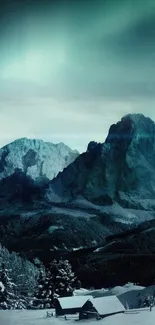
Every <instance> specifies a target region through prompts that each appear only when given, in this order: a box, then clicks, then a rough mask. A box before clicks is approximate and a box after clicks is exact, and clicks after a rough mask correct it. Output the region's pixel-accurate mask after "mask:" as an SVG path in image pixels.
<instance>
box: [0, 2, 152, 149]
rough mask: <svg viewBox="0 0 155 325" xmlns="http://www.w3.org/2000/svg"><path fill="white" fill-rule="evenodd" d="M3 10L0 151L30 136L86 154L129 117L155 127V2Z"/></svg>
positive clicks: (24, 5) (10, 5)
mask: <svg viewBox="0 0 155 325" xmlns="http://www.w3.org/2000/svg"><path fill="white" fill-rule="evenodd" d="M0 6H1V7H0V24H1V28H0V121H1V127H0V146H2V145H4V144H6V143H8V142H9V141H12V140H14V139H16V138H19V137H23V136H27V137H33V138H34V137H35V138H42V139H44V140H48V141H52V142H60V141H63V142H65V143H66V144H68V145H69V146H71V147H72V148H77V149H78V150H80V151H83V150H85V149H86V146H87V143H88V142H89V141H91V140H95V141H101V142H103V141H104V139H105V137H106V135H107V132H108V129H109V126H110V125H111V124H112V123H114V122H117V121H118V120H119V119H120V118H121V117H122V116H123V115H124V114H127V113H132V112H133V113H135V112H140V113H143V114H145V115H147V116H150V117H151V118H153V119H154V120H155V87H154V86H155V64H154V62H155V1H154V0H147V1H144V0H141V1H140V0H122V1H121V0H113V1H112V0H102V1H101V0H94V1H86V0H83V1H76V0H75V1H74V0H72V1H71V0H68V1H67V0H63V1H60V0H57V1H56V0H55V1H46V0H44V1H41V0H40V1H39V0H38V1H37V0H31V1H30V0H27V1H26V0H23V1H19V0H18V1H15V0H5V1H2V2H1V5H0Z"/></svg>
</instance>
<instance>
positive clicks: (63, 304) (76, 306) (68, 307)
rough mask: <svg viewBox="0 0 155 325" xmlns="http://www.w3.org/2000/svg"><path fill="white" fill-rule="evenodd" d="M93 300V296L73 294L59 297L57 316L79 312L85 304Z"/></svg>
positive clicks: (56, 306) (56, 304) (57, 300)
mask: <svg viewBox="0 0 155 325" xmlns="http://www.w3.org/2000/svg"><path fill="white" fill-rule="evenodd" d="M88 300H93V297H92V296H71V297H64V298H57V299H56V300H55V304H54V305H55V313H56V316H61V315H67V314H76V313H79V312H80V311H81V309H82V307H83V305H84V304H85V303H86V302H87V301H88Z"/></svg>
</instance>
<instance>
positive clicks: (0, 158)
mask: <svg viewBox="0 0 155 325" xmlns="http://www.w3.org/2000/svg"><path fill="white" fill-rule="evenodd" d="M78 155H79V153H78V151H76V150H71V149H70V148H69V147H68V146H66V145H65V144H63V143H59V144H52V143H50V142H44V141H42V140H36V139H34V140H31V139H27V138H22V139H18V140H16V141H14V142H12V143H10V144H8V145H6V146H5V147H3V148H1V149H0V180H2V179H4V178H6V177H8V176H10V175H12V174H14V172H15V169H16V168H19V169H21V171H22V172H24V173H25V174H26V175H27V176H30V177H31V178H32V179H33V180H40V181H42V180H43V181H44V180H46V181H47V180H51V179H53V178H54V177H56V176H57V174H58V173H59V172H60V171H62V170H63V169H64V168H65V167H67V166H68V165H69V164H70V163H72V162H73V161H74V159H76V157H77V156H78Z"/></svg>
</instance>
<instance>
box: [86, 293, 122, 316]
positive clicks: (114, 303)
mask: <svg viewBox="0 0 155 325" xmlns="http://www.w3.org/2000/svg"><path fill="white" fill-rule="evenodd" d="M92 303H93V306H94V307H95V309H96V310H97V312H98V313H99V314H100V315H105V314H111V313H117V312H121V311H124V310H125V308H124V306H123V305H122V304H121V302H120V301H119V300H118V298H117V297H116V296H106V297H100V298H94V299H93V301H92Z"/></svg>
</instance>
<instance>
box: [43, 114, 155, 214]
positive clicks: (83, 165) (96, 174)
mask: <svg viewBox="0 0 155 325" xmlns="http://www.w3.org/2000/svg"><path fill="white" fill-rule="evenodd" d="M77 196H80V197H81V196H82V197H84V198H85V199H87V200H88V201H91V202H93V203H96V204H100V205H107V204H112V203H113V202H119V203H121V204H122V205H125V206H126V207H128V206H129V207H131V206H132V207H134V208H135V207H136V205H137V207H136V208H138V207H140V206H141V205H143V204H144V202H143V200H145V203H146V199H148V202H147V206H148V205H150V206H151V207H152V206H153V207H154V205H155V204H154V203H153V201H150V200H154V197H155V123H154V122H153V121H152V120H151V119H149V118H146V117H144V116H143V115H141V114H133V115H127V116H125V117H123V118H122V120H121V121H120V122H118V123H117V124H114V125H112V126H111V127H110V130H109V134H108V136H107V139H106V141H105V143H103V144H95V143H93V142H91V143H90V144H89V145H88V150H87V152H86V153H84V154H82V155H80V156H79V157H78V159H76V161H75V162H73V163H72V164H71V165H70V166H68V167H67V168H66V169H65V170H64V171H63V173H60V174H59V175H58V176H57V178H56V179H54V180H53V181H51V182H50V184H49V186H48V189H47V191H46V198H48V200H49V201H54V200H59V201H60V200H61V199H65V200H70V199H75V198H77Z"/></svg>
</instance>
